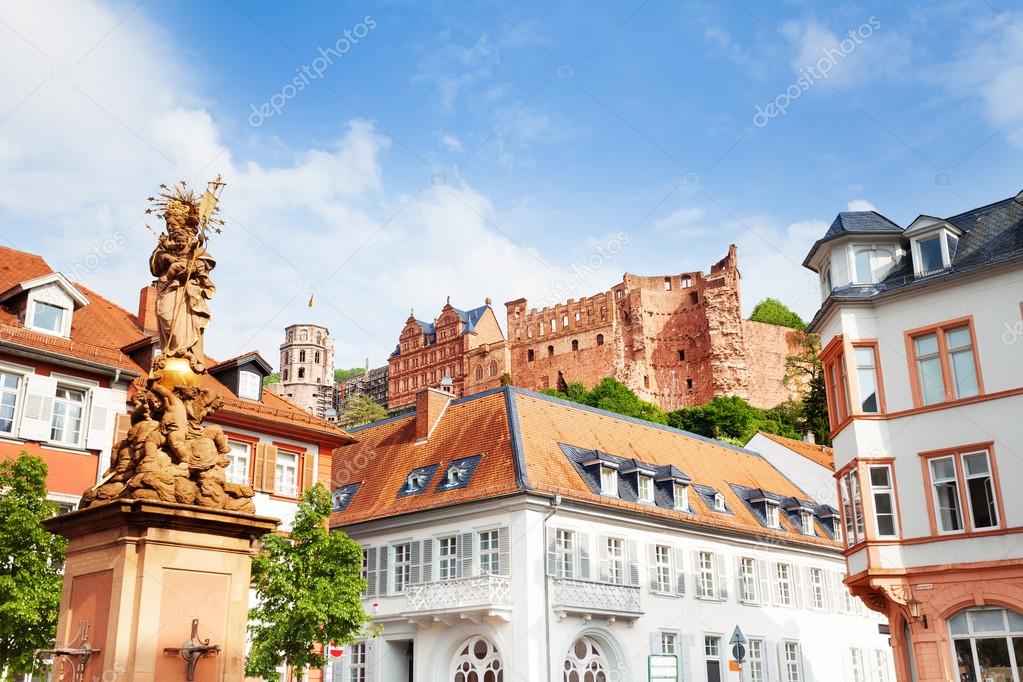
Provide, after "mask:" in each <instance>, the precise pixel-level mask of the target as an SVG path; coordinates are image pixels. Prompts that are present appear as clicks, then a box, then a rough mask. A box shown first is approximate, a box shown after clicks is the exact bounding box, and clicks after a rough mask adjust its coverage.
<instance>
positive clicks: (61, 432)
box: [50, 386, 85, 445]
mask: <svg viewBox="0 0 1023 682" xmlns="http://www.w3.org/2000/svg"><path fill="white" fill-rule="evenodd" d="M84 411H85V391H82V390H80V389H77V388H69V387H67V386H57V394H56V396H55V397H54V400H53V420H52V421H51V422H50V440H52V441H55V442H58V443H66V444H68V445H78V444H79V443H80V442H81V440H82V414H83V412H84Z"/></svg>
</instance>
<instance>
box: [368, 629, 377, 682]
mask: <svg viewBox="0 0 1023 682" xmlns="http://www.w3.org/2000/svg"><path fill="white" fill-rule="evenodd" d="M376 670H377V661H376V647H374V646H373V640H371V639H367V640H366V682H373V679H374V678H375V677H376Z"/></svg>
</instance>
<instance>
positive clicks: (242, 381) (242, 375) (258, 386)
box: [238, 369, 263, 400]
mask: <svg viewBox="0 0 1023 682" xmlns="http://www.w3.org/2000/svg"><path fill="white" fill-rule="evenodd" d="M246 382H249V383H250V384H251V385H248V386H247V385H246ZM251 382H255V383H251ZM262 383H263V382H262V381H261V380H260V378H259V374H257V373H256V372H253V371H251V370H247V369H243V370H240V371H239V372H238V397H239V398H246V399H248V400H259V399H260V397H261V396H260V393H261V392H262V389H263V386H262Z"/></svg>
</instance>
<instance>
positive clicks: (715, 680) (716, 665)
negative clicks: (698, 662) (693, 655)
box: [703, 637, 721, 682]
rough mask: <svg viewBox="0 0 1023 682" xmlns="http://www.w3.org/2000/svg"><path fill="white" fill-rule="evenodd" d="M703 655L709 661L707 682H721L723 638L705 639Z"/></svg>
mask: <svg viewBox="0 0 1023 682" xmlns="http://www.w3.org/2000/svg"><path fill="white" fill-rule="evenodd" d="M703 655H704V658H706V659H707V682H721V638H720V637H704V638H703Z"/></svg>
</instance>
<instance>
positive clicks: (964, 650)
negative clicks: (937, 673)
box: [948, 608, 1023, 682]
mask: <svg viewBox="0 0 1023 682" xmlns="http://www.w3.org/2000/svg"><path fill="white" fill-rule="evenodd" d="M948 629H949V635H950V636H951V637H952V654H953V657H954V660H955V666H956V673H957V674H958V675H959V679H960V680H962V682H981V681H984V682H986V681H987V680H994V681H995V682H1023V614H1021V613H1018V612H1016V611H1012V610H1010V609H1001V608H973V609H966V610H965V611H960V612H959V613H957V614H956V615H954V616H952V617H951V618H949V619H948Z"/></svg>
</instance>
